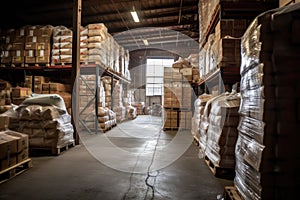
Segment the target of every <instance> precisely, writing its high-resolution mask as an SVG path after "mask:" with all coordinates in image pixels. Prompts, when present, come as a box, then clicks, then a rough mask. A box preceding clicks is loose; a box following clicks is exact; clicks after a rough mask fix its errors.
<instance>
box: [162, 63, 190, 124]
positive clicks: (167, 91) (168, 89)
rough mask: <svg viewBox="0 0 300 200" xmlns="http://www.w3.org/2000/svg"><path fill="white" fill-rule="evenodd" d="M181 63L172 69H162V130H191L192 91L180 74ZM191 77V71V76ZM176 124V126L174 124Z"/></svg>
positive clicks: (174, 65)
mask: <svg viewBox="0 0 300 200" xmlns="http://www.w3.org/2000/svg"><path fill="white" fill-rule="evenodd" d="M182 64H183V63H182V62H177V63H174V64H173V67H165V68H164V94H163V107H164V112H163V117H164V122H165V123H164V129H165V130H167V129H178V128H184V129H191V125H192V123H191V119H192V112H191V99H192V97H193V90H192V88H191V85H190V83H189V81H187V80H186V78H184V77H187V76H186V75H184V74H183V73H182V71H181V70H182V69H191V70H192V68H182ZM189 76H191V77H192V71H191V75H189ZM175 122H177V124H176V123H175Z"/></svg>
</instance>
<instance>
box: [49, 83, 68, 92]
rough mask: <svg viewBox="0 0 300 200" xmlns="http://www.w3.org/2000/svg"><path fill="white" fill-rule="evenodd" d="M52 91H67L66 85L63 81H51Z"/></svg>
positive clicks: (50, 88) (50, 87)
mask: <svg viewBox="0 0 300 200" xmlns="http://www.w3.org/2000/svg"><path fill="white" fill-rule="evenodd" d="M49 90H50V91H57V92H65V86H64V84H61V83H49Z"/></svg>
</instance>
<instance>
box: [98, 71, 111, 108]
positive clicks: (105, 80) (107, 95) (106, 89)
mask: <svg viewBox="0 0 300 200" xmlns="http://www.w3.org/2000/svg"><path fill="white" fill-rule="evenodd" d="M111 79H112V78H111V77H109V76H103V77H101V81H102V84H103V87H104V92H105V106H106V107H109V108H110V107H111V106H112V96H111V95H112V88H111V84H112V83H111Z"/></svg>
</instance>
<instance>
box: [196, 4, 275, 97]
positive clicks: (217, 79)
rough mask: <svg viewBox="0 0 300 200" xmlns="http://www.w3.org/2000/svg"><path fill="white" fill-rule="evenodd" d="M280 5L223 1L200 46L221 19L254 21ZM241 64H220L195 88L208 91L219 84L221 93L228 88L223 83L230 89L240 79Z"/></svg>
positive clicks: (216, 9) (213, 16)
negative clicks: (261, 14)
mask: <svg viewBox="0 0 300 200" xmlns="http://www.w3.org/2000/svg"><path fill="white" fill-rule="evenodd" d="M276 7H278V5H277V4H276V3H275V2H273V3H271V2H262V1H256V2H254V1H249V2H243V1H240V2H239V1H237V2H226V1H221V2H220V3H219V4H218V5H217V7H216V8H215V10H214V12H213V14H212V19H211V21H210V23H209V26H208V27H207V29H206V30H205V33H204V35H203V37H202V38H201V39H200V41H199V44H200V45H199V46H200V48H202V47H204V45H205V43H206V42H207V40H208V37H209V35H210V34H211V33H213V32H214V30H215V27H216V25H217V23H218V22H219V20H221V19H247V20H249V21H252V20H253V19H254V18H255V17H256V16H257V15H259V14H260V13H262V12H264V11H266V10H270V9H273V8H276ZM239 68H240V66H237V67H223V66H218V67H217V69H216V70H215V71H214V72H212V73H211V74H209V75H208V76H207V77H205V79H204V80H203V81H201V82H200V83H197V84H193V87H194V88H195V90H197V91H199V89H197V87H201V90H202V91H204V92H207V86H208V85H210V86H212V85H215V86H218V88H219V91H218V93H219V94H221V93H222V92H224V90H226V88H224V87H222V86H223V83H224V85H225V86H227V87H228V88H227V89H230V88H231V87H232V86H233V85H234V84H235V83H237V82H239V81H240V71H239Z"/></svg>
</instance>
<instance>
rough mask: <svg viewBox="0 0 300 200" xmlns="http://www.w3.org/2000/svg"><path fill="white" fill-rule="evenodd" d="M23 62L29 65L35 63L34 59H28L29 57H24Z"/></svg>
mask: <svg viewBox="0 0 300 200" xmlns="http://www.w3.org/2000/svg"><path fill="white" fill-rule="evenodd" d="M24 62H25V63H29V64H32V63H36V57H29V56H26V57H25V61H24Z"/></svg>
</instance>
